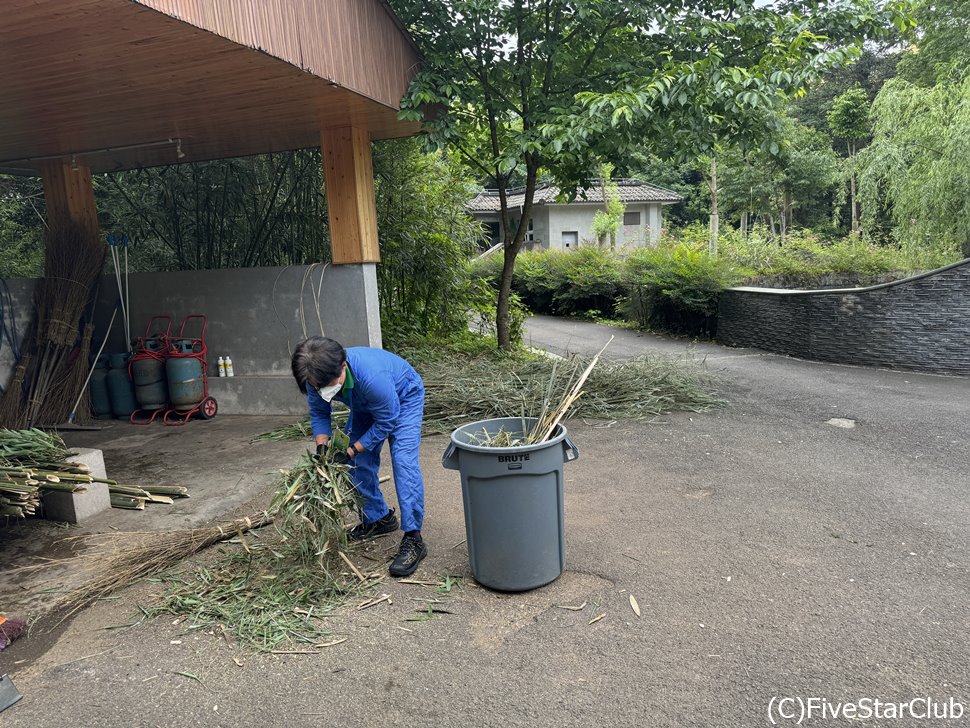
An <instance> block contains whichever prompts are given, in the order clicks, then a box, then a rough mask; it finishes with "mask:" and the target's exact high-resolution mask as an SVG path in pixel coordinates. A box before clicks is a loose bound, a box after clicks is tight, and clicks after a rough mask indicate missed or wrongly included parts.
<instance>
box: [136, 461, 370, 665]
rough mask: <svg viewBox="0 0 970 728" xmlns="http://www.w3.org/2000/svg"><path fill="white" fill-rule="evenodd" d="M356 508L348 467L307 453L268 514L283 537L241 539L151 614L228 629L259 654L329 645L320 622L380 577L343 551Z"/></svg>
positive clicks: (282, 480) (285, 477)
mask: <svg viewBox="0 0 970 728" xmlns="http://www.w3.org/2000/svg"><path fill="white" fill-rule="evenodd" d="M356 505H357V495H356V492H355V491H354V488H353V486H352V484H351V481H350V478H349V477H348V471H347V467H346V466H343V465H335V464H333V463H330V462H320V461H318V460H317V458H315V457H313V456H312V455H310V454H309V453H307V454H305V455H303V456H302V457H301V458H300V459H299V461H297V463H296V464H295V465H294V466H293V467H292V468H290V469H288V470H284V471H281V472H280V476H279V478H278V480H277V489H276V495H275V496H274V498H273V500H272V503H271V505H270V509H269V516H270V517H272V518H273V520H274V524H275V526H276V536H277V537H278V540H275V541H273V542H269V543H254V542H252V541H250V540H243V541H242V544H243V548H244V553H239V552H236V553H229V554H227V555H225V556H223V557H222V558H221V559H219V560H218V561H217V562H216V563H214V564H210V565H205V566H201V567H199V568H198V569H196V570H195V571H194V572H192V573H190V574H186V575H183V576H182V577H181V578H179V579H177V580H176V583H175V584H174V586H173V588H172V590H171V591H170V593H169V594H168V595H167V597H166V598H165V600H164V601H163V602H162V603H161V604H160V605H159V606H158V607H156V608H155V609H154V610H152V613H162V612H164V613H168V614H175V615H179V616H188V617H189V618H190V619H191V620H192V622H193V624H198V625H205V626H213V627H216V628H219V629H228V630H230V631H231V632H232V633H233V634H235V636H236V637H237V639H239V640H240V641H242V642H244V643H246V644H248V645H250V646H252V647H255V648H257V649H260V650H270V651H272V650H275V649H276V648H277V647H278V646H279V645H280V644H281V643H282V642H286V641H297V642H301V643H303V644H304V645H307V646H309V647H311V648H319V647H325V646H327V645H328V644H331V643H326V642H324V643H321V639H323V638H325V636H326V635H327V634H328V633H327V631H326V628H325V624H324V623H322V622H320V621H319V619H318V618H319V617H323V616H325V615H326V614H327V613H328V612H329V611H331V610H332V609H333V608H334V607H336V606H337V605H338V604H340V603H342V601H343V600H344V599H345V598H346V596H347V595H349V594H353V593H356V592H357V591H359V590H360V589H363V588H366V587H367V586H369V585H370V584H372V583H373V580H374V579H377V578H382V577H375V576H373V575H370V576H365V575H364V574H363V573H362V572H361V571H360V570H359V569H357V567H356V566H354V564H353V563H352V562H351V561H350V559H349V558H348V556H347V555H346V554H345V549H346V548H347V535H346V526H345V522H344V521H345V518H346V516H348V514H349V513H350V512H351V511H352V510H353V509H354V508H356ZM345 567H346V569H349V571H346V570H345Z"/></svg>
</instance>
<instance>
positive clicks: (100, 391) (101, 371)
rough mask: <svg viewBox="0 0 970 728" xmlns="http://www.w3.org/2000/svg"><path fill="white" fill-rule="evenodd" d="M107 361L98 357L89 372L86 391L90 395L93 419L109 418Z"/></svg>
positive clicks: (109, 400) (109, 401)
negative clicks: (89, 378) (89, 376)
mask: <svg viewBox="0 0 970 728" xmlns="http://www.w3.org/2000/svg"><path fill="white" fill-rule="evenodd" d="M107 378H108V361H107V359H105V357H103V356H102V357H98V360H97V361H96V362H95V364H94V371H93V372H91V382H90V384H89V385H88V391H89V394H90V395H91V412H92V413H93V414H94V416H95V417H110V416H111V399H110V398H109V397H108V381H107Z"/></svg>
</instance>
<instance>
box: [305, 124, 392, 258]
mask: <svg viewBox="0 0 970 728" xmlns="http://www.w3.org/2000/svg"><path fill="white" fill-rule="evenodd" d="M370 145H371V143H370V135H369V134H368V133H367V132H366V131H365V130H363V129H358V128H356V127H351V126H344V127H339V128H330V129H323V131H322V132H321V133H320V147H321V149H322V152H323V179H324V186H325V191H326V195H327V215H328V217H329V220H330V244H331V248H332V250H333V262H334V264H336V265H340V264H344V263H379V262H380V259H381V255H380V245H379V244H378V240H377V208H376V207H375V204H374V162H373V159H372V157H371V146H370Z"/></svg>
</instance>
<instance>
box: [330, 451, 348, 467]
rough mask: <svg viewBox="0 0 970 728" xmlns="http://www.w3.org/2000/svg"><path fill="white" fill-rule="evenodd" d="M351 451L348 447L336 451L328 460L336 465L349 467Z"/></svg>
mask: <svg viewBox="0 0 970 728" xmlns="http://www.w3.org/2000/svg"><path fill="white" fill-rule="evenodd" d="M351 452H352V451H351V449H350V448H349V447H348V448H347V449H346V450H336V451H334V453H333V456H332V457H331V458H330V462H332V463H335V464H337V465H350V464H351V463H352V462H353V457H352V456H351V454H350V453H351Z"/></svg>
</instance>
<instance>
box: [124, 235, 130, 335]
mask: <svg viewBox="0 0 970 728" xmlns="http://www.w3.org/2000/svg"><path fill="white" fill-rule="evenodd" d="M123 241H124V244H125V333H126V334H127V336H128V351H131V317H130V312H131V303H130V300H129V298H128V236H127V235H125V236H124V238H123Z"/></svg>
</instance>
